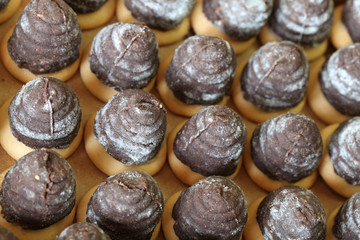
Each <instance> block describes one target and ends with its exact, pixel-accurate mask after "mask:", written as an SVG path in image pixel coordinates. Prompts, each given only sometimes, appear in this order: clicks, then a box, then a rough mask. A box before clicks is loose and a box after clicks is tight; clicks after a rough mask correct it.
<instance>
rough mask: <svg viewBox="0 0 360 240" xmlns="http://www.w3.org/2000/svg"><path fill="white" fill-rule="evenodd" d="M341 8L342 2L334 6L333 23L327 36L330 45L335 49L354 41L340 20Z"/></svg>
mask: <svg viewBox="0 0 360 240" xmlns="http://www.w3.org/2000/svg"><path fill="white" fill-rule="evenodd" d="M343 9H344V4H342V5H339V6H337V7H336V8H335V10H334V20H333V25H332V28H331V32H330V36H329V38H330V41H331V43H332V45H333V46H334V47H335V48H336V49H339V48H342V47H345V46H349V45H351V44H353V43H354V41H353V40H352V39H351V36H350V34H349V32H348V30H347V28H346V26H345V25H344V24H343V22H342V20H341V17H342V11H343Z"/></svg>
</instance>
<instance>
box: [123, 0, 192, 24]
mask: <svg viewBox="0 0 360 240" xmlns="http://www.w3.org/2000/svg"><path fill="white" fill-rule="evenodd" d="M195 2H196V1H195V0H172V1H159V0H151V1H149V0H125V5H126V7H127V8H128V9H129V10H130V12H131V13H132V15H133V16H134V17H135V18H136V19H138V20H140V21H142V22H144V23H145V24H147V25H149V26H151V27H154V28H159V29H164V30H169V29H172V28H175V27H176V26H178V25H179V24H180V22H181V21H182V20H183V19H184V18H186V17H187V16H188V15H189V14H190V12H191V10H192V9H193V7H194V5H195Z"/></svg>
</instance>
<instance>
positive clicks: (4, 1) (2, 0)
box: [0, 0, 10, 10]
mask: <svg viewBox="0 0 360 240" xmlns="http://www.w3.org/2000/svg"><path fill="white" fill-rule="evenodd" d="M9 1H10V0H0V10H3V9H5V7H6V6H7V5H8V3H9Z"/></svg>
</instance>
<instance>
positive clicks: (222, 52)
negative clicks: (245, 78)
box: [166, 35, 237, 105]
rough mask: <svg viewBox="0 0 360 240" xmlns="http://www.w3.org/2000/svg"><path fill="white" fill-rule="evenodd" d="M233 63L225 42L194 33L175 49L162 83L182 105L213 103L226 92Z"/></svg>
mask: <svg viewBox="0 0 360 240" xmlns="http://www.w3.org/2000/svg"><path fill="white" fill-rule="evenodd" d="M236 64H237V63H236V56H235V53H234V51H233V49H232V47H231V46H230V44H229V43H228V42H226V41H225V40H222V39H220V38H218V37H211V36H204V35H195V36H192V37H189V38H187V39H186V40H185V41H184V42H183V43H182V44H181V45H180V46H179V47H178V48H177V49H176V50H175V53H174V56H173V58H172V60H171V63H170V65H169V67H168V69H167V71H166V83H167V85H168V87H169V88H170V89H171V90H172V91H173V93H174V95H175V96H176V97H177V98H178V99H180V100H181V101H183V102H185V103H186V104H201V105H209V104H215V103H218V102H220V101H221V100H222V99H223V97H224V96H225V95H229V94H230V89H231V85H232V82H233V80H234V75H235V70H236Z"/></svg>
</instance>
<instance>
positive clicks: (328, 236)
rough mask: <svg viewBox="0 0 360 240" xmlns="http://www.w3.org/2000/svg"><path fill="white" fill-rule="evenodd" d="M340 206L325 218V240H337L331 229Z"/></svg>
mask: <svg viewBox="0 0 360 240" xmlns="http://www.w3.org/2000/svg"><path fill="white" fill-rule="evenodd" d="M340 208H341V206H339V207H337V208H335V209H334V210H333V211H332V212H331V213H330V215H329V216H328V217H327V220H326V240H338V238H337V237H335V236H334V234H333V231H332V228H333V226H334V224H335V217H336V215H337V213H338V212H339V210H340Z"/></svg>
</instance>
